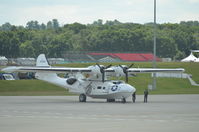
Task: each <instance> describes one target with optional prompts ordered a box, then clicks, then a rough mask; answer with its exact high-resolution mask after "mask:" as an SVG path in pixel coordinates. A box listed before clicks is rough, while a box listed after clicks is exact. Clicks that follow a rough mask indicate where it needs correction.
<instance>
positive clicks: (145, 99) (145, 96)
mask: <svg viewBox="0 0 199 132" xmlns="http://www.w3.org/2000/svg"><path fill="white" fill-rule="evenodd" d="M144 103H147V95H144Z"/></svg>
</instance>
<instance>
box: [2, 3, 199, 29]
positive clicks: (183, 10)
mask: <svg viewBox="0 0 199 132" xmlns="http://www.w3.org/2000/svg"><path fill="white" fill-rule="evenodd" d="M156 1H157V22H158V23H168V22H170V23H179V22H180V21H188V20H197V21H199V0H156ZM54 18H56V19H58V21H59V22H60V24H61V25H62V24H67V23H74V22H79V23H82V24H88V23H92V22H93V21H95V20H98V19H102V20H103V21H104V22H105V21H106V20H115V19H117V20H119V21H120V22H134V23H142V24H143V23H147V22H153V0H0V25H2V24H4V23H5V22H10V23H11V24H13V25H24V26H25V25H26V23H27V22H28V21H30V20H37V21H38V22H39V23H45V24H46V23H47V22H48V21H49V20H52V19H54Z"/></svg>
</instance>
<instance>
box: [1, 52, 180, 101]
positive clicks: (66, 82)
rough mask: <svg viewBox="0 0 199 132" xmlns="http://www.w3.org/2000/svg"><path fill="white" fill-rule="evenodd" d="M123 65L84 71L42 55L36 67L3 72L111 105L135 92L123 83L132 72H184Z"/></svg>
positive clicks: (8, 68) (80, 98)
mask: <svg viewBox="0 0 199 132" xmlns="http://www.w3.org/2000/svg"><path fill="white" fill-rule="evenodd" d="M132 66H133V65H131V66H129V67H127V66H126V65H119V66H111V65H109V66H106V67H105V66H103V65H99V64H96V65H92V66H89V67H86V68H73V67H51V66H50V65H49V64H48V61H47V59H46V57H45V55H44V54H40V55H39V56H38V58H37V62H36V67H23V66H21V67H16V66H14V67H7V68H4V69H2V71H4V72H36V74H35V77H36V78H37V79H39V80H43V81H47V82H49V83H53V84H55V85H58V86H61V87H64V88H66V89H69V92H72V93H76V94H79V101H80V102H86V97H87V96H89V97H92V98H101V99H107V102H114V101H115V99H121V101H122V102H124V103H125V102H126V98H128V97H129V96H131V95H132V94H133V93H134V92H135V91H136V89H135V88H134V87H133V86H131V85H129V84H127V82H128V76H129V75H132V74H135V73H153V72H183V71H184V69H181V68H179V69H160V68H155V69H154V68H131V67H132ZM57 73H67V74H68V77H67V78H61V77H59V76H58V75H57ZM110 76H116V77H119V76H125V79H126V82H124V81H118V80H107V77H110Z"/></svg>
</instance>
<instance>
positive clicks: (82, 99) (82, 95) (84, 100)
mask: <svg viewBox="0 0 199 132" xmlns="http://www.w3.org/2000/svg"><path fill="white" fill-rule="evenodd" d="M79 102H86V95H85V94H80V95H79Z"/></svg>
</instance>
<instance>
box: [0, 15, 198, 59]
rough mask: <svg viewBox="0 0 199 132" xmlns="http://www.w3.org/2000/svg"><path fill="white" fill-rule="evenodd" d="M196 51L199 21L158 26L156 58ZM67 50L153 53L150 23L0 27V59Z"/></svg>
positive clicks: (58, 53) (60, 54)
mask: <svg viewBox="0 0 199 132" xmlns="http://www.w3.org/2000/svg"><path fill="white" fill-rule="evenodd" d="M192 49H199V22H198V21H187V22H185V21H182V22H180V23H164V24H157V56H158V57H170V58H173V59H177V60H178V59H181V58H183V57H185V56H187V55H188V54H190V50H192ZM68 51H100V52H131V53H134V52H150V53H152V52H153V23H147V24H137V23H121V22H119V21H118V20H114V21H106V22H104V23H103V21H102V20H101V19H99V20H97V21H94V22H93V23H92V24H87V25H85V24H81V23H73V24H66V25H63V26H60V24H59V22H58V20H57V19H53V20H52V21H49V22H48V23H47V24H44V23H41V24H40V23H39V22H38V21H29V22H27V24H26V26H25V27H24V26H15V25H11V24H10V23H5V24H2V25H1V26H0V56H6V57H7V58H16V57H37V56H38V55H39V54H40V53H45V54H46V55H47V56H49V57H63V54H64V53H67V52H68Z"/></svg>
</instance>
